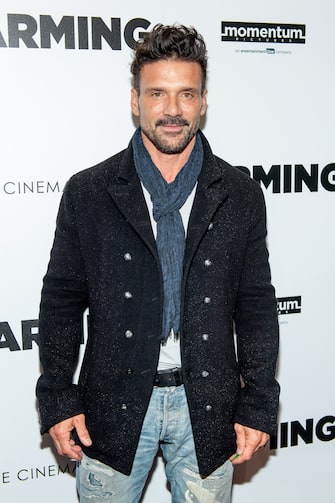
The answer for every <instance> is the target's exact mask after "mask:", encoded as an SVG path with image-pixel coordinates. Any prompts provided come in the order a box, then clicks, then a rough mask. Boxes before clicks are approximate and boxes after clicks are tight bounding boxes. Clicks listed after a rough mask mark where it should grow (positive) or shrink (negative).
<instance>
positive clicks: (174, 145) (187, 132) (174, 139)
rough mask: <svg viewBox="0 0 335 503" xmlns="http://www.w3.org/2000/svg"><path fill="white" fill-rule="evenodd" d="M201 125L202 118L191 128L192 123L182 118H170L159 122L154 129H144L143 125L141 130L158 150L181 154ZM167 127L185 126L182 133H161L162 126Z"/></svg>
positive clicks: (165, 152) (164, 152)
mask: <svg viewBox="0 0 335 503" xmlns="http://www.w3.org/2000/svg"><path fill="white" fill-rule="evenodd" d="M199 123H200V118H199V120H198V121H197V122H196V123H194V124H193V126H191V127H190V123H189V122H188V121H187V120H185V119H181V118H180V117H168V118H166V119H159V120H157V121H156V123H155V128H154V129H148V128H143V126H142V125H141V130H142V132H143V134H144V135H145V136H146V137H147V138H148V140H150V141H151V143H152V144H153V145H154V146H155V147H156V149H157V150H159V151H160V152H162V153H163V154H180V153H181V152H183V151H184V150H185V148H186V147H187V145H188V144H189V143H190V141H191V140H192V138H194V136H195V135H196V133H197V131H198V129H199ZM167 125H178V126H183V130H182V132H181V133H179V132H178V133H170V134H164V132H163V133H160V131H159V128H160V126H167Z"/></svg>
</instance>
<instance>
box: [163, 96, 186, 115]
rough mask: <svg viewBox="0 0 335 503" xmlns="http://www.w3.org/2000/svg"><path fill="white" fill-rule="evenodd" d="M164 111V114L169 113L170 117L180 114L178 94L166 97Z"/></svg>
mask: <svg viewBox="0 0 335 503" xmlns="http://www.w3.org/2000/svg"><path fill="white" fill-rule="evenodd" d="M164 113H165V115H170V116H171V117H175V116H177V115H181V114H182V110H181V106H180V101H179V98H178V96H175V95H172V96H171V95H170V96H167V97H166V100H165V107H164Z"/></svg>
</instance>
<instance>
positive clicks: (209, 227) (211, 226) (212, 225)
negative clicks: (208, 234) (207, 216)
mask: <svg viewBox="0 0 335 503" xmlns="http://www.w3.org/2000/svg"><path fill="white" fill-rule="evenodd" d="M213 227H214V224H213V222H211V223H210V224H209V226H208V230H209V231H211V230H212V229H213Z"/></svg>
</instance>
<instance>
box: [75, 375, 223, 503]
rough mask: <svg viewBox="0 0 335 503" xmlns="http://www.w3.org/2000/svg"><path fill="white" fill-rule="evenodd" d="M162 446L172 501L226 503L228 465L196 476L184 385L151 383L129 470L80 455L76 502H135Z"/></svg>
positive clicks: (196, 469) (173, 502)
mask: <svg viewBox="0 0 335 503" xmlns="http://www.w3.org/2000/svg"><path fill="white" fill-rule="evenodd" d="M159 447H161V449H162V452H163V456H164V459H165V462H166V466H165V472H166V477H167V479H168V481H169V483H170V488H171V494H172V503H230V502H231V487H232V477H233V466H232V464H231V462H230V461H227V462H226V463H224V465H222V466H221V467H219V468H218V469H217V470H215V472H213V473H212V474H211V475H209V476H208V477H206V478H201V477H200V475H199V473H198V465H197V460H196V456H195V449H194V441H193V435H192V429H191V423H190V417H189V412H188V405H187V401H186V395H185V390H184V386H183V385H181V386H178V387H174V386H171V387H162V388H160V387H155V388H154V389H153V393H152V397H151V400H150V404H149V407H148V411H147V414H146V416H145V420H144V423H143V428H142V432H141V437H140V441H139V444H138V448H137V451H136V456H135V460H134V464H133V468H132V472H131V474H130V475H129V476H127V475H124V474H122V473H120V472H117V471H116V470H113V469H112V468H111V467H109V466H106V465H105V464H103V463H101V462H100V461H97V460H94V459H90V458H88V457H87V456H85V455H84V457H83V459H82V461H81V462H80V463H78V467H77V489H78V494H79V496H80V503H106V502H114V503H137V502H138V501H139V499H140V497H141V494H142V491H143V488H144V485H145V482H146V480H147V477H148V474H149V472H150V469H151V467H152V464H153V461H154V459H155V457H156V454H157V451H158V448H159Z"/></svg>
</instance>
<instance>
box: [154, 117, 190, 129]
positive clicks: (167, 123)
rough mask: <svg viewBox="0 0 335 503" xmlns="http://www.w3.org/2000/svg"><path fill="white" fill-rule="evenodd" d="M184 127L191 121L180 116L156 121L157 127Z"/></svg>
mask: <svg viewBox="0 0 335 503" xmlns="http://www.w3.org/2000/svg"><path fill="white" fill-rule="evenodd" d="M159 126H163V127H182V126H189V122H188V121H187V120H185V119H181V118H180V117H175V118H172V117H171V118H169V119H159V120H158V121H157V122H156V127H159Z"/></svg>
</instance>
